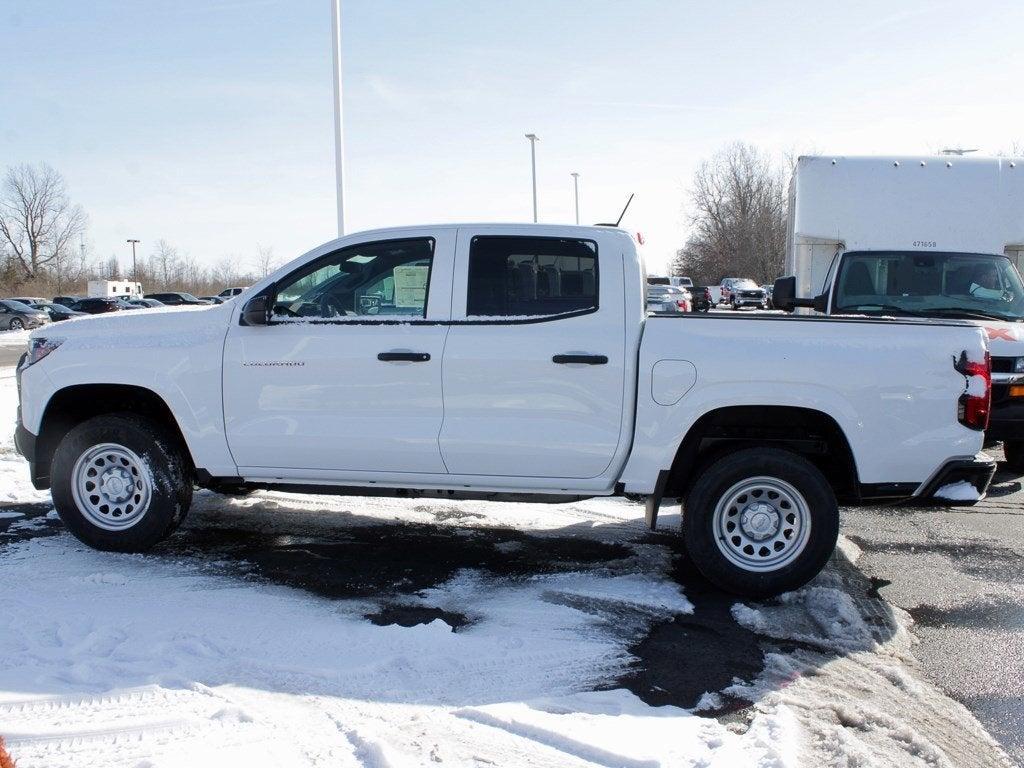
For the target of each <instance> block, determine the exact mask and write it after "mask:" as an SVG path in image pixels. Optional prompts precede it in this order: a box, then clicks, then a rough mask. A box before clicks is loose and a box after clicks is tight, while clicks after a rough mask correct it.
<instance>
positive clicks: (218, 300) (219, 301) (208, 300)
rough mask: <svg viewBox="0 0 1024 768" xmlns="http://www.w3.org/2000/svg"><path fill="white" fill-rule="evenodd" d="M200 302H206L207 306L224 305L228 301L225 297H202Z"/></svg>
mask: <svg viewBox="0 0 1024 768" xmlns="http://www.w3.org/2000/svg"><path fill="white" fill-rule="evenodd" d="M199 300H200V301H205V302H206V303H207V304H223V303H224V302H225V301H227V299H226V298H224V297H223V296H200V297H199Z"/></svg>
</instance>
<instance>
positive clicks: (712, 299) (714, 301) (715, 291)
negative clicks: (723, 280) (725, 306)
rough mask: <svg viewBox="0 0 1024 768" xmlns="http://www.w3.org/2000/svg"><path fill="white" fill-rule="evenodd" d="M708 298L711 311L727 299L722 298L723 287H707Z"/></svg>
mask: <svg viewBox="0 0 1024 768" xmlns="http://www.w3.org/2000/svg"><path fill="white" fill-rule="evenodd" d="M707 297H708V302H709V303H710V304H711V309H714V308H715V307H717V306H718V305H719V304H722V303H724V302H725V298H724V297H723V296H722V286H720V285H709V286H707Z"/></svg>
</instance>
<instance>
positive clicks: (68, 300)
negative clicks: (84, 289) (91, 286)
mask: <svg viewBox="0 0 1024 768" xmlns="http://www.w3.org/2000/svg"><path fill="white" fill-rule="evenodd" d="M84 298H85V297H84V296H54V297H53V303H54V304H60V305H61V306H64V307H70V306H71V305H72V304H74V303H75V302H77V301H81V300H82V299H84Z"/></svg>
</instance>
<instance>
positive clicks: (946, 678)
mask: <svg viewBox="0 0 1024 768" xmlns="http://www.w3.org/2000/svg"><path fill="white" fill-rule="evenodd" d="M990 453H992V454H993V455H998V456H999V457H1000V458H1001V454H1000V453H999V451H998V450H992V451H990ZM843 528H844V531H845V533H846V534H847V536H849V537H850V538H851V539H852V540H853V541H854V542H855V543H856V544H858V545H859V546H860V547H861V549H862V550H863V551H864V556H863V557H862V558H861V559H860V561H859V563H858V565H859V567H860V568H861V570H863V571H864V572H865V573H866V574H867V575H868V576H870V577H874V578H876V579H878V580H879V583H880V584H884V586H880V588H879V593H880V594H881V595H882V596H883V597H885V598H886V600H888V601H889V602H890V603H892V604H894V605H896V606H899V607H900V608H903V609H904V610H906V611H908V612H909V613H910V615H911V616H912V617H913V619H914V621H915V627H914V634H915V636H916V637H917V638H918V640H919V643H918V644H917V646H916V647H915V648H914V655H915V657H916V658H917V659H918V660H919V662H920V665H921V669H922V671H923V672H924V674H925V676H926V677H927V678H928V679H929V680H930V681H931V682H933V683H934V684H936V685H938V686H939V687H940V688H941V689H942V690H943V691H945V692H946V693H947V694H949V695H950V696H952V697H953V698H954V699H956V700H957V701H959V702H961V703H962V704H964V705H965V706H966V707H967V708H968V709H970V710H971V711H972V712H973V713H974V715H975V716H976V717H977V718H978V719H979V720H980V721H981V722H982V724H983V725H984V726H985V727H986V728H987V729H988V731H989V733H991V734H992V736H993V737H995V738H996V739H997V740H998V741H999V742H1000V743H1001V744H1002V746H1003V748H1004V749H1006V751H1007V752H1008V753H1009V754H1010V756H1011V757H1012V758H1013V759H1014V760H1016V761H1017V762H1018V763H1020V764H1022V765H1024V490H1022V485H1021V481H1020V478H1018V477H1016V476H1015V475H1013V474H1012V473H1010V472H1008V471H1006V469H1005V467H1001V470H1000V472H999V473H998V474H997V476H996V480H995V483H994V484H993V488H992V491H991V492H990V494H989V497H988V498H987V499H985V500H984V501H983V502H981V503H980V504H978V505H975V506H973V507H957V508H941V507H930V508H921V509H903V508H889V509H885V508H883V509H870V510H868V509H865V510H848V511H846V512H845V514H844V519H843Z"/></svg>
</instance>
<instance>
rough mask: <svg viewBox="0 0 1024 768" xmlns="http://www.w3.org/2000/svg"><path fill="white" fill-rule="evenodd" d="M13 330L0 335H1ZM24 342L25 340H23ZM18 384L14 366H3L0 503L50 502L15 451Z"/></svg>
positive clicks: (0, 374) (0, 377)
mask: <svg viewBox="0 0 1024 768" xmlns="http://www.w3.org/2000/svg"><path fill="white" fill-rule="evenodd" d="M10 333H11V332H8V333H5V334H0V338H2V337H4V336H8V335H10ZM25 334H26V335H25V338H28V336H27V331H26V332H25ZM22 343H24V341H22ZM17 408H18V385H17V381H15V378H14V368H11V367H0V504H3V503H4V502H31V501H49V500H50V493H49V491H37V490H36V489H35V488H33V487H32V483H31V482H30V481H29V479H28V464H27V463H26V462H25V460H24V459H23V458H22V457H21V456H20V455H18V453H17V452H16V451H15V450H14V427H15V414H16V412H17Z"/></svg>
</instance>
